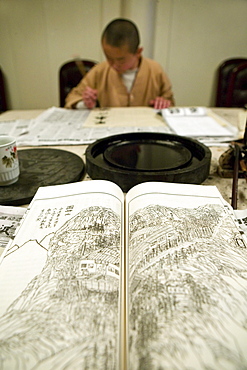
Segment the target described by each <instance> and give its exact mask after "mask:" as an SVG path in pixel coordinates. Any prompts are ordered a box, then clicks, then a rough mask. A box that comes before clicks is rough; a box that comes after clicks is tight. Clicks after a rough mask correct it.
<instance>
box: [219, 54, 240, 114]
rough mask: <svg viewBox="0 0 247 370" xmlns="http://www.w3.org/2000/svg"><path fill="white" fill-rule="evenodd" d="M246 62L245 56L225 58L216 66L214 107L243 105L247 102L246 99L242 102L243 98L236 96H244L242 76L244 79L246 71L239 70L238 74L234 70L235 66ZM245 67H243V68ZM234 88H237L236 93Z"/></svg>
mask: <svg viewBox="0 0 247 370" xmlns="http://www.w3.org/2000/svg"><path fill="white" fill-rule="evenodd" d="M246 63H247V59H246V58H233V59H227V60H225V61H224V62H223V63H221V65H220V66H219V68H218V86H217V95H216V104H215V105H216V107H231V106H235V107H243V106H244V105H245V104H246V103H247V102H246V101H245V103H243V102H244V100H243V99H242V98H240V97H237V96H239V95H240V96H242V95H243V96H246V93H247V92H246V82H244V81H242V78H243V79H244V80H245V78H246V76H245V74H246V72H241V74H238V70H237V71H236V70H235V68H238V67H239V66H241V65H245V64H246ZM245 68H246V67H245ZM245 68H243V70H245ZM233 71H235V72H234V73H235V74H234V77H232V76H233V75H232V73H233ZM241 71H242V69H241ZM236 80H237V83H236ZM230 81H231V83H230ZM235 88H236V89H238V93H236V91H235ZM240 90H241V92H240ZM244 91H245V92H244ZM233 97H234V98H233Z"/></svg>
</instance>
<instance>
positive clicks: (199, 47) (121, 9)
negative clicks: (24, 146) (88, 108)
mask: <svg viewBox="0 0 247 370" xmlns="http://www.w3.org/2000/svg"><path fill="white" fill-rule="evenodd" d="M246 15H247V0H0V67H1V69H2V72H3V74H4V80H5V87H6V91H7V102H8V109H36V108H37V109H43V108H44V109H46V108H49V107H51V106H59V84H58V82H59V81H58V73H59V68H60V67H61V65H62V64H63V63H65V62H67V61H69V60H72V59H75V58H77V57H80V58H83V59H91V60H95V61H102V60H104V55H103V53H102V50H101V44H100V38H101V32H102V30H103V28H104V27H105V25H106V24H107V23H108V22H110V21H111V20H112V19H114V18H118V17H126V18H129V19H131V20H132V21H134V22H135V23H136V24H137V26H138V27H139V30H140V35H141V46H143V47H144V53H143V54H144V56H146V57H149V58H152V59H155V60H157V61H158V62H159V63H160V64H161V65H162V67H163V68H164V70H165V71H166V72H167V74H168V76H169V77H170V80H171V82H172V85H173V91H174V94H175V99H176V105H180V106H186V105H190V106H191V105H199V106H200V105H202V106H214V105H215V96H216V76H217V69H218V67H219V65H220V64H221V63H222V62H223V61H224V60H226V59H228V58H234V57H245V58H246V57H247V22H246Z"/></svg>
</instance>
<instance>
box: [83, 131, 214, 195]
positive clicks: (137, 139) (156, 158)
mask: <svg viewBox="0 0 247 370" xmlns="http://www.w3.org/2000/svg"><path fill="white" fill-rule="evenodd" d="M210 162H211V151H210V149H209V148H208V147H206V146H205V145H203V144H202V143H199V141H197V140H193V139H190V138H188V137H182V136H178V135H172V134H162V133H155V132H138V133H127V134H120V135H113V136H109V137H106V138H103V139H99V140H97V141H95V142H94V143H92V144H90V145H89V146H88V147H87V149H86V172H87V173H88V175H89V176H90V177H91V179H95V180H96V179H103V180H110V181H112V182H115V183H116V184H117V185H119V186H120V187H121V189H122V190H123V192H127V191H128V190H129V189H130V188H132V187H133V186H135V185H137V184H140V183H141V182H146V181H166V182H177V183H188V184H201V183H202V182H203V181H204V180H205V179H206V178H207V177H208V175H209V170H210Z"/></svg>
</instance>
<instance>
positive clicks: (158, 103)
mask: <svg viewBox="0 0 247 370" xmlns="http://www.w3.org/2000/svg"><path fill="white" fill-rule="evenodd" d="M149 104H150V105H151V106H152V107H154V109H165V108H169V107H170V106H171V101H170V100H168V99H164V98H162V97H161V96H157V98H155V99H153V100H150V102H149Z"/></svg>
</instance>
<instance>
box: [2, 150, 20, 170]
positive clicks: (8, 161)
mask: <svg viewBox="0 0 247 370" xmlns="http://www.w3.org/2000/svg"><path fill="white" fill-rule="evenodd" d="M6 150H7V151H8V149H6ZM16 159H17V148H16V146H14V147H13V150H12V151H10V156H7V155H5V156H4V157H2V164H3V165H5V167H6V168H10V167H12V165H13V164H14V162H15V160H16Z"/></svg>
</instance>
